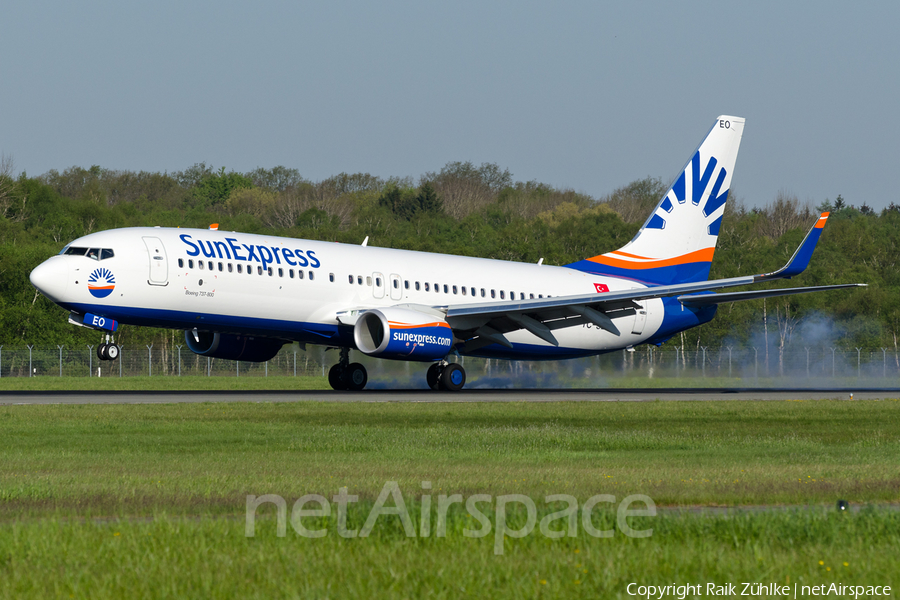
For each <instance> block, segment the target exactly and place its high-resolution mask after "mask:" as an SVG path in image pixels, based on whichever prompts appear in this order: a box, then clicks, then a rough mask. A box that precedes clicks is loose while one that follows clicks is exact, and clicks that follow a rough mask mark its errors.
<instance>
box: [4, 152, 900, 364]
mask: <svg viewBox="0 0 900 600" xmlns="http://www.w3.org/2000/svg"><path fill="white" fill-rule="evenodd" d="M666 187H667V185H666V184H665V183H663V182H662V181H661V180H660V179H658V178H652V177H650V178H646V179H642V180H638V181H634V182H631V183H629V184H627V185H624V186H623V187H621V188H619V189H617V190H615V191H613V192H612V193H610V194H608V195H606V196H604V197H600V198H593V197H591V196H589V195H586V194H583V193H579V192H576V191H574V190H571V189H558V188H554V187H553V186H549V185H546V184H543V183H540V182H537V181H527V182H522V181H516V180H514V179H513V177H512V174H511V173H510V172H509V171H508V170H505V169H502V168H500V167H499V166H498V165H496V164H492V163H485V164H482V165H474V164H472V163H471V162H452V163H448V164H447V165H445V166H444V167H443V168H442V169H441V170H440V171H434V172H428V173H425V174H423V175H422V176H421V177H420V178H419V180H418V181H414V180H413V179H411V178H409V177H406V178H401V177H396V178H389V179H384V178H381V177H377V176H373V175H370V174H367V173H354V174H348V173H341V174H339V175H335V176H333V177H330V178H328V179H325V180H323V181H317V182H314V181H310V180H308V179H306V178H304V177H302V176H301V174H300V173H299V171H298V170H296V169H292V168H286V167H282V166H278V167H275V168H272V169H263V168H259V169H256V170H254V171H251V172H249V173H238V172H234V171H226V169H225V168H219V169H215V168H213V167H211V166H208V165H206V164H204V163H198V164H195V165H193V166H192V167H190V168H188V169H185V170H184V171H178V172H175V173H156V172H153V173H151V172H144V171H141V172H133V171H116V170H110V169H103V168H101V167H99V166H92V167H90V168H88V169H84V168H81V167H72V168H69V169H66V170H64V171H62V172H58V171H56V170H51V171H49V172H47V173H44V174H43V175H40V176H37V177H29V176H27V175H26V174H25V173H21V174H16V173H15V172H14V169H13V164H12V161H11V160H10V159H9V158H8V157H3V158H2V161H0V258H2V260H0V322H2V327H0V344H22V343H28V344H80V343H92V342H95V341H96V339H97V338H98V336H99V334H98V333H97V332H92V331H89V330H85V329H83V328H77V327H73V326H71V325H68V324H67V323H66V314H65V313H64V311H63V310H62V309H60V308H58V307H56V306H55V305H53V304H52V303H51V302H49V301H48V300H47V299H46V298H43V297H42V296H41V295H40V294H37V293H36V291H35V290H34V288H33V287H32V286H31V284H30V282H29V281H28V274H29V272H30V271H31V269H32V268H34V267H35V266H36V265H37V264H39V263H40V262H41V261H43V260H45V259H46V258H48V257H49V256H51V255H53V254H55V253H57V252H59V251H60V249H61V248H62V247H63V246H64V245H65V244H66V243H67V242H69V241H71V240H73V239H75V238H77V237H79V236H82V235H86V234H88V233H91V232H94V231H101V230H105V229H111V228H116V227H130V226H154V225H159V226H164V227H176V226H178V227H199V228H206V227H208V226H209V225H210V224H211V223H219V224H220V227H221V228H222V229H227V230H234V231H244V232H248V233H267V234H272V235H281V236H289V237H297V238H306V239H315V240H326V241H336V242H342V243H351V244H358V243H360V242H361V241H362V240H363V239H364V238H365V237H366V236H368V237H369V239H370V242H369V243H370V245H376V246H385V247H391V248H404V249H409V250H421V251H427V252H440V253H448V254H461V255H468V256H481V257H487V258H498V259H503V260H513V261H523V262H537V261H538V259H540V258H543V259H544V263H545V264H556V265H562V264H567V263H570V262H574V261H577V260H579V259H582V258H585V257H589V256H594V255H597V254H601V253H603V252H608V251H610V250H614V249H616V248H619V247H621V246H622V245H624V244H625V243H627V242H628V241H629V240H630V239H631V238H632V237H633V236H634V234H635V233H636V232H637V230H638V229H639V227H640V225H641V223H643V221H644V220H645V219H646V218H647V216H648V215H649V213H650V211H651V210H652V209H653V207H654V206H655V205H656V203H657V202H658V201H659V199H660V197H661V196H662V194H663V193H664V192H665V190H666ZM819 210H831V211H832V218H831V219H829V221H828V225H827V226H826V228H825V231H824V233H823V235H822V238H821V241H820V243H819V247H818V249H817V250H816V253H815V255H814V257H813V261H812V264H811V265H810V268H809V269H808V270H807V271H806V272H805V273H804V274H803V275H802V276H801V277H800V279H799V280H798V281H797V282H796V285H803V286H805V285H824V284H833V283H849V282H861V283H868V284H869V287H868V288H866V289H861V290H853V291H839V292H828V293H824V294H809V295H802V296H790V297H785V298H779V299H773V300H768V301H766V302H763V301H751V302H743V303H735V304H732V305H722V306H721V307H720V308H719V314H718V316H717V317H716V319H715V320H713V322H711V323H709V324H707V325H704V326H702V327H699V328H697V329H695V330H691V331H689V332H686V333H685V334H684V335H683V336H676V338H675V339H673V340H671V341H670V342H668V344H667V345H672V344H676V345H679V346H683V347H685V348H686V349H696V348H699V347H700V346H709V347H717V346H721V345H733V346H736V347H737V346H742V345H759V344H760V343H762V341H767V342H768V343H769V344H770V345H777V346H781V347H782V348H784V347H788V346H791V345H798V344H799V345H803V344H806V345H809V344H810V343H830V344H832V345H841V346H844V347H866V348H879V347H889V348H893V349H896V348H897V335H898V332H900V276H898V270H897V262H898V256H900V249H898V248H900V244H898V242H900V233H898V232H900V207H898V206H896V205H894V204H891V205H890V206H889V207H888V208H886V209H884V210H882V211H880V212H878V211H874V210H872V209H871V208H869V207H868V206H867V205H866V204H862V205H861V206H860V207H858V208H857V207H855V206H853V205H852V204H851V203H849V202H847V201H845V200H844V199H843V198H842V197H841V196H837V198H836V200H834V201H833V202H832V201H830V200H826V201H824V202H823V203H822V204H821V205H820V206H818V207H815V208H813V207H810V206H808V205H803V204H801V203H800V202H799V201H798V200H797V198H796V197H792V196H789V195H786V194H780V195H779V196H778V197H777V198H775V199H774V200H773V201H772V202H771V203H770V204H769V205H767V206H765V207H763V208H757V209H752V210H748V209H746V208H745V207H744V206H743V205H742V203H741V202H739V201H738V202H735V201H734V200H732V201H730V202H729V203H728V205H727V209H726V213H725V218H724V220H723V224H722V227H721V231H720V236H719V243H718V250H717V252H716V254H715V258H714V261H713V269H712V275H711V276H712V277H716V278H718V277H732V276H738V275H747V274H755V273H760V272H768V271H772V270H775V269H777V268H779V267H780V266H781V265H783V264H784V263H785V262H786V261H787V260H788V259H789V258H790V256H791V254H792V253H793V251H794V250H795V249H796V247H797V246H798V244H799V243H800V241H801V239H802V238H803V235H804V234H805V233H806V231H807V230H808V229H809V227H811V225H812V224H813V223H814V222H815V219H816V217H817V215H818V211H819ZM789 283H790V282H789ZM770 285H772V286H773V287H778V286H783V285H784V282H780V283H779V284H770ZM119 339H120V340H121V341H123V342H125V343H128V342H130V343H152V342H154V341H162V342H165V341H174V342H175V343H180V342H178V341H177V340H178V339H179V333H178V332H169V331H162V330H152V329H138V328H134V327H127V326H125V327H123V328H122V331H121V332H120V334H119Z"/></svg>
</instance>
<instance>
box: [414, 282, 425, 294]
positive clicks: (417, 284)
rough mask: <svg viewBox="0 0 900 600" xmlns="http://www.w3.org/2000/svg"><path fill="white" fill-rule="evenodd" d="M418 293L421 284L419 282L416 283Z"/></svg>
mask: <svg viewBox="0 0 900 600" xmlns="http://www.w3.org/2000/svg"><path fill="white" fill-rule="evenodd" d="M425 285H428V284H425ZM416 291H417V292H418V291H419V282H418V281H417V282H416Z"/></svg>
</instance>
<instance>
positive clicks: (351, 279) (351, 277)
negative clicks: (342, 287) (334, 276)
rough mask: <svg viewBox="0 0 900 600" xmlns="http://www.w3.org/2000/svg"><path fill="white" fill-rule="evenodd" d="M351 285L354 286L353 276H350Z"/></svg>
mask: <svg viewBox="0 0 900 600" xmlns="http://www.w3.org/2000/svg"><path fill="white" fill-rule="evenodd" d="M350 285H353V275H350Z"/></svg>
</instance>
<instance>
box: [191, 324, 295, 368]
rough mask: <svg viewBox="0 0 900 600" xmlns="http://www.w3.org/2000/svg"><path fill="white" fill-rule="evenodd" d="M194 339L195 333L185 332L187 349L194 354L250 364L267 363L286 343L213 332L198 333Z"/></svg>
mask: <svg viewBox="0 0 900 600" xmlns="http://www.w3.org/2000/svg"><path fill="white" fill-rule="evenodd" d="M197 337H198V338H200V340H199V341H197V339H195V338H194V332H193V331H185V332H184V340H185V341H186V342H187V347H188V348H190V350H191V352H193V353H194V354H199V355H200V356H209V357H211V358H225V359H227V360H246V361H248V362H265V361H267V360H270V359H272V358H273V357H274V356H275V355H276V354H278V351H279V350H281V347H282V346H283V345H284V342H282V341H281V340H273V339H271V338H260V337H250V336H246V335H234V334H231V333H213V332H211V331H198V332H197Z"/></svg>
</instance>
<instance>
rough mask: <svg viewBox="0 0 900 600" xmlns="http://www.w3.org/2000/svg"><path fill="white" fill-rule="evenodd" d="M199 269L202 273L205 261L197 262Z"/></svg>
mask: <svg viewBox="0 0 900 600" xmlns="http://www.w3.org/2000/svg"><path fill="white" fill-rule="evenodd" d="M197 267H199V268H200V270H201V271H202V270H203V261H202V260H198V261H197Z"/></svg>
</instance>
